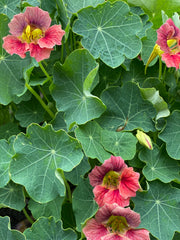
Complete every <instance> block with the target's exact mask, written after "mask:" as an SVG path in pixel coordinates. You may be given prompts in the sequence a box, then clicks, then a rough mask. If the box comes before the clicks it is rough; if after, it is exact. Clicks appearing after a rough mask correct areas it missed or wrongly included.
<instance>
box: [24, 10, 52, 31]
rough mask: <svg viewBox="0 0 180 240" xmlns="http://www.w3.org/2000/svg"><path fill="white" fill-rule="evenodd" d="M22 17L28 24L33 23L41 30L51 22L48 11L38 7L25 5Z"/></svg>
mask: <svg viewBox="0 0 180 240" xmlns="http://www.w3.org/2000/svg"><path fill="white" fill-rule="evenodd" d="M24 17H25V19H26V22H27V24H28V25H34V26H35V27H37V28H40V29H41V30H43V31H46V30H47V29H48V28H49V26H50V24H51V18H50V16H49V13H48V12H46V11H43V10H42V9H40V8H38V7H27V8H26V11H25V12H24Z"/></svg>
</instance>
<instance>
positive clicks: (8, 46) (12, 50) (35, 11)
mask: <svg viewBox="0 0 180 240" xmlns="http://www.w3.org/2000/svg"><path fill="white" fill-rule="evenodd" d="M50 24H51V18H50V16H49V13H48V12H46V11H43V10H42V9H40V8H38V7H27V8H26V11H25V12H24V13H20V14H17V15H15V16H14V17H13V19H12V20H11V22H10V23H9V24H8V26H9V28H10V31H9V32H10V33H11V34H12V35H8V36H6V37H4V38H3V40H4V44H3V48H4V49H5V50H6V51H7V52H8V53H9V54H11V55H12V54H18V55H19V56H20V57H21V58H25V56H26V52H27V51H29V52H30V55H31V57H34V58H35V59H36V60H37V61H38V62H40V61H41V60H43V59H47V58H49V56H50V53H51V51H52V50H53V47H54V46H55V45H61V40H62V37H63V35H64V34H65V32H64V30H62V29H61V25H53V26H51V27H50Z"/></svg>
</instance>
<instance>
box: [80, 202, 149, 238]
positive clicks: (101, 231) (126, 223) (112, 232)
mask: <svg viewBox="0 0 180 240" xmlns="http://www.w3.org/2000/svg"><path fill="white" fill-rule="evenodd" d="M140 222H141V221H140V215H139V214H138V213H136V212H134V211H132V210H131V209H130V208H129V207H128V208H122V207H120V206H118V205H117V204H116V203H114V204H110V205H109V204H105V205H104V206H103V207H101V208H100V209H99V210H98V211H97V213H96V215H95V218H92V219H90V220H88V221H87V223H86V225H85V227H84V228H83V233H84V234H85V236H86V238H87V240H150V238H149V232H148V231H147V230H146V229H136V228H137V227H138V226H139V224H140Z"/></svg>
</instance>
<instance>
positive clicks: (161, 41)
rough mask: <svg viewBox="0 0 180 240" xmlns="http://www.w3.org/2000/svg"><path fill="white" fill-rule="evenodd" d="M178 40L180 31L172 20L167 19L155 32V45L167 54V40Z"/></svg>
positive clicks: (168, 50)
mask: <svg viewBox="0 0 180 240" xmlns="http://www.w3.org/2000/svg"><path fill="white" fill-rule="evenodd" d="M175 38H180V29H179V28H178V27H176V26H175V24H174V22H173V21H172V19H170V18H169V19H168V20H167V21H166V22H165V23H164V24H163V25H162V26H161V27H160V28H159V29H158V30H157V41H156V43H157V44H158V45H159V46H160V48H161V50H162V51H164V52H166V53H169V52H170V49H169V46H168V44H167V40H169V39H175Z"/></svg>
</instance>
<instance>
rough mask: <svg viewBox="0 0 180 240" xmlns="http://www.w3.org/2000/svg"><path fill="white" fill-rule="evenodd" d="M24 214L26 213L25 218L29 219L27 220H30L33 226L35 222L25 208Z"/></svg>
mask: <svg viewBox="0 0 180 240" xmlns="http://www.w3.org/2000/svg"><path fill="white" fill-rule="evenodd" d="M23 213H24V215H25V217H26V218H27V220H28V221H29V222H30V223H31V224H33V223H34V221H33V220H32V218H31V217H30V216H29V214H28V213H27V211H26V209H25V208H23Z"/></svg>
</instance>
